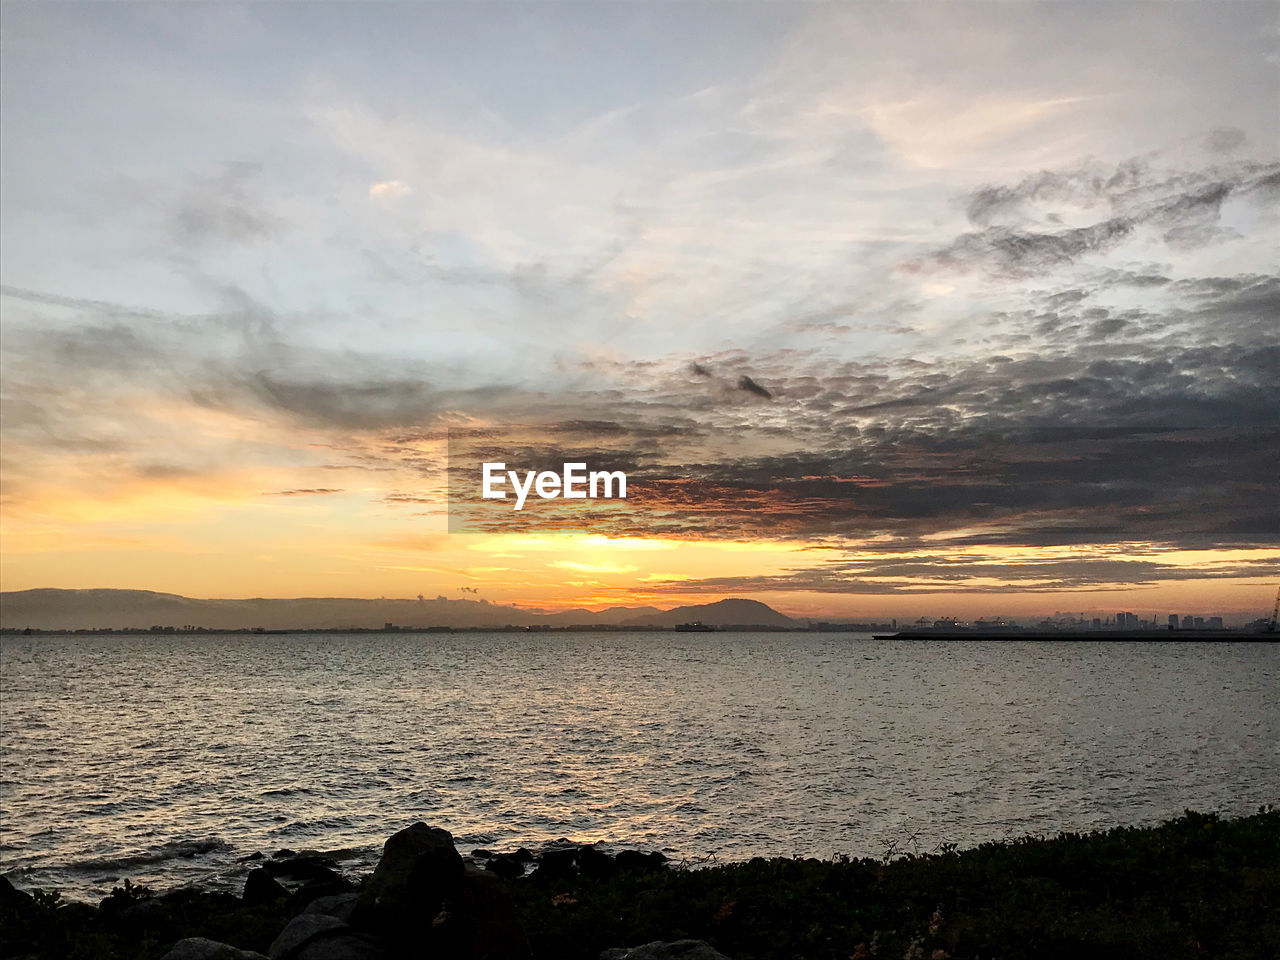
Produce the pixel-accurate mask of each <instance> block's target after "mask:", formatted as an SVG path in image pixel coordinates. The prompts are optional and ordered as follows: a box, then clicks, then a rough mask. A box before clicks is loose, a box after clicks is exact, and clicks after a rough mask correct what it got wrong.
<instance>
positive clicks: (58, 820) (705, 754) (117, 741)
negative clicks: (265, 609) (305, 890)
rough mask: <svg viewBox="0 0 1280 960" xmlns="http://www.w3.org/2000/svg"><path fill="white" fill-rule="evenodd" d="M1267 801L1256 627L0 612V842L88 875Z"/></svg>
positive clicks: (1109, 820)
mask: <svg viewBox="0 0 1280 960" xmlns="http://www.w3.org/2000/svg"><path fill="white" fill-rule="evenodd" d="M1278 802H1280V645H1275V644H1266V643H1249V642H1238V643H1214V644H1199V643H1160V642H1090V641H1087V640H1073V641H1062V642H1056V641H1055V642H1046V641H992V642H978V641H946V640H940V641H919V640H916V641H907V640H892V639H890V640H875V639H873V638H872V637H870V636H869V635H866V634H856V633H849V634H842V633H697V634H694V633H686V634H680V633H656V632H638V633H622V632H551V633H455V634H440V633H430V634H414V633H386V634H380V633H379V634H283V635H204V636H201V635H133V636H121V635H114V636H84V635H79V636H60V635H44V636H26V637H24V636H5V637H3V638H2V639H0V873H3V874H4V875H6V876H7V877H8V878H9V879H10V881H12V882H13V883H14V885H15V886H17V887H19V888H22V889H28V890H29V889H32V888H41V889H44V890H54V889H56V890H59V891H61V892H62V894H63V896H64V897H65V898H67V899H73V900H75V899H79V900H88V901H92V900H95V899H97V898H100V897H102V896H104V895H105V894H107V893H108V892H109V891H110V890H111V888H112V887H113V886H116V885H118V884H120V883H122V882H123V880H125V879H129V880H131V881H132V882H133V883H135V884H138V883H141V884H145V885H147V886H150V887H151V888H152V889H155V890H168V889H172V888H175V887H179V886H182V885H185V884H197V885H201V886H204V887H209V888H221V889H228V890H233V891H234V890H238V889H239V888H240V885H241V884H242V883H243V879H244V876H245V875H246V873H247V871H248V870H249V869H251V868H252V867H253V865H254V863H253V861H252V860H247V859H245V858H247V857H250V856H252V855H253V854H255V853H260V854H263V855H265V856H270V855H271V854H272V853H274V852H276V851H278V850H281V849H290V850H294V851H302V850H315V851H320V852H322V853H326V854H330V855H332V856H334V857H335V858H336V859H337V861H338V863H339V865H340V866H341V868H342V869H344V870H346V871H349V872H350V873H352V874H353V875H354V874H359V873H361V872H363V871H367V870H370V869H372V867H373V865H374V864H375V863H376V862H377V857H378V854H379V852H380V849H381V845H382V843H383V841H384V840H385V839H386V838H387V837H388V836H389V835H390V834H392V833H393V832H395V831H397V830H399V829H401V828H402V827H405V826H407V825H408V824H410V823H412V822H414V821H417V820H422V821H425V822H426V823H429V824H431V825H433V826H438V827H443V828H445V829H447V830H449V831H450V832H451V833H452V834H453V836H454V838H455V841H456V843H457V845H458V847H459V849H460V850H461V851H463V852H464V853H465V852H468V851H471V850H474V849H476V848H486V849H489V850H497V851H502V850H514V849H516V848H518V847H521V846H525V847H529V848H536V847H538V846H539V845H541V844H544V843H546V842H548V841H553V840H556V839H559V838H565V839H568V840H573V841H578V842H599V843H603V844H604V845H605V846H606V848H608V849H624V848H632V849H640V850H660V851H662V852H663V853H665V854H666V855H667V856H668V857H670V858H671V859H672V860H673V861H676V862H677V863H687V864H691V865H698V864H707V863H724V862H730V861H739V860H746V859H749V858H752V857H757V856H760V857H821V858H831V857H835V856H838V855H847V856H850V857H889V856H899V855H903V854H910V853H920V854H924V853H930V852H933V851H937V850H943V849H948V848H949V845H951V844H955V845H956V846H958V847H960V848H965V847H971V846H975V845H977V844H981V843H984V842H988V841H1002V840H1007V839H1010V838H1014V837H1020V836H1024V835H1039V836H1050V835H1054V834H1057V833H1061V832H1067V831H1085V830H1093V829H1097V828H1104V827H1113V826H1117V825H1145V824H1154V823H1158V822H1161V821H1163V820H1166V819H1170V818H1173V817H1176V816H1179V815H1181V814H1182V813H1183V812H1184V811H1185V810H1187V809H1194V810H1197V811H1201V812H1217V813H1219V814H1222V815H1224V816H1225V815H1238V814H1247V813H1251V812H1254V811H1255V810H1256V809H1257V808H1258V807H1259V806H1261V805H1263V804H1274V803H1278Z"/></svg>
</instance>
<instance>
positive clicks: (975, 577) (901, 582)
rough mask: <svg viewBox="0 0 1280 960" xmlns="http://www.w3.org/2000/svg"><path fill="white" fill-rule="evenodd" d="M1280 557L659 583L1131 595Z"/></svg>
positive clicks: (991, 562)
mask: <svg viewBox="0 0 1280 960" xmlns="http://www.w3.org/2000/svg"><path fill="white" fill-rule="evenodd" d="M1277 565H1280V554H1277V555H1276V556H1272V557H1264V558H1258V559H1253V560H1241V561H1235V562H1232V563H1228V564H1215V565H1208V564H1206V565H1200V566H1188V565H1174V564H1170V563H1163V562H1160V561H1156V560H1128V559H1113V558H1106V557H1101V558H1088V559H1048V560H1026V559H1023V560H1008V559H1005V558H1000V559H997V558H994V557H982V556H966V555H957V554H936V553H935V554H928V553H924V554H918V555H915V556H912V557H911V558H910V559H899V558H894V559H876V558H871V559H868V560H858V561H845V560H837V561H833V562H830V563H827V564H822V565H817V566H812V567H805V568H801V569H796V570H793V571H790V572H788V573H785V574H780V575H775V576H759V577H752V576H746V577H710V578H704V579H697V580H666V581H659V582H657V583H655V584H653V587H654V589H658V590H662V591H664V592H667V593H698V594H700V593H725V594H743V593H760V592H778V591H806V592H811V593H844V594H931V593H948V594H955V593H1027V592H1057V591H1070V592H1074V591H1078V590H1089V591H1097V590H1124V589H1129V588H1132V587H1140V586H1149V585H1152V584H1155V583H1161V582H1170V581H1172V582H1188V581H1197V580H1231V579H1241V578H1265V577H1269V576H1271V575H1272V574H1273V573H1274V571H1275V569H1276V566H1277Z"/></svg>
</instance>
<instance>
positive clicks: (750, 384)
mask: <svg viewBox="0 0 1280 960" xmlns="http://www.w3.org/2000/svg"><path fill="white" fill-rule="evenodd" d="M738 389H739V390H745V391H746V392H747V393H753V394H755V395H756V396H757V397H763V398H764V399H766V400H772V399H773V394H772V393H770V392H769V391H768V390H766V389H765V388H764V387H762V386H760V384H758V383H756V382H755V381H754V380H752V379H751V378H750V377H748V376H747V375H746V374H743V375H742V376H741V377H739V378H738Z"/></svg>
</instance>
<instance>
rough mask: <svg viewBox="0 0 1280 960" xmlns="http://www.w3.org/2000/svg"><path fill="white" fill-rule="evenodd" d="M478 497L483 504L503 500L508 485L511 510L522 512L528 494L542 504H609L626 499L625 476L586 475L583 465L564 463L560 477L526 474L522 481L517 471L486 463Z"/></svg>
mask: <svg viewBox="0 0 1280 960" xmlns="http://www.w3.org/2000/svg"><path fill="white" fill-rule="evenodd" d="M481 476H482V490H481V495H482V496H483V497H484V499H486V500H506V499H507V491H506V490H505V489H504V488H505V487H506V486H507V484H508V482H510V485H511V489H512V492H513V493H514V495H515V501H516V504H515V508H516V509H517V510H523V509H524V502H525V500H526V499H528V497H529V494H530V492H533V493H536V494H537V495H538V496H539V497H540V498H541V499H543V500H555V499H556V498H558V497H564V498H565V499H566V500H588V499H590V500H599V499H605V500H612V499H614V498H615V497H616V498H618V499H621V500H625V499H627V475H626V474H625V473H623V472H622V471H621V470H593V471H591V472H590V473H588V472H587V465H586V464H585V463H566V464H564V468H563V469H562V470H561V472H560V473H556V472H555V471H553V470H543V471H542V472H541V473H539V472H537V471H534V470H526V471H525V472H524V479H523V480H521V478H520V471H519V470H508V469H507V465H506V464H505V463H502V462H500V461H486V462H485V463H484V464H482V466H481Z"/></svg>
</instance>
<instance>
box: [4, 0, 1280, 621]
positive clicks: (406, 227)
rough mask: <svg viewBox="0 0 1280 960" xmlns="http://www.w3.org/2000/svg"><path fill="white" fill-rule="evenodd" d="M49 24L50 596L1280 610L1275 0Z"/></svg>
mask: <svg viewBox="0 0 1280 960" xmlns="http://www.w3.org/2000/svg"><path fill="white" fill-rule="evenodd" d="M3 19H4V31H3V34H2V35H0V71H2V76H0V80H2V83H0V108H2V112H0V186H2V190H0V253H2V257H0V284H2V289H0V294H2V296H0V310H2V312H0V322H2V327H0V348H2V349H0V354H2V361H3V369H2V371H0V392H2V400H3V418H2V423H0V426H2V430H3V437H2V443H3V447H2V451H3V460H2V472H0V486H2V487H3V490H2V494H3V501H2V503H0V521H2V526H3V538H2V545H0V579H2V581H3V587H4V589H5V590H20V589H27V588H33V587H66V588H90V587H98V588H100V587H118V588H134V589H150V590H160V591H165V592H173V593H182V594H186V595H189V596H197V597H234V596H266V597H272V596H276V597H287V596H355V597H378V596H413V595H415V594H419V593H423V594H430V595H437V594H444V595H448V596H466V597H484V598H485V599H489V600H491V601H493V602H503V603H516V604H520V605H523V606H530V607H538V608H542V609H561V608H566V607H573V606H591V607H602V606H609V605H617V604H631V603H637V604H638V603H658V604H659V605H661V604H664V603H665V604H668V605H670V604H674V603H689V602H699V601H700V600H713V599H718V598H720V597H722V596H745V597H753V598H755V599H759V600H763V601H765V602H768V603H770V604H772V605H773V606H775V607H777V608H778V609H780V610H783V611H784V612H787V613H791V614H794V615H801V616H833V617H858V616H885V617H888V616H899V617H914V616H916V615H938V616H941V615H953V616H962V617H976V616H991V615H1002V614H1003V615H1014V616H1016V615H1029V614H1031V613H1032V612H1037V611H1049V610H1064V611H1095V610H1096V611H1114V610H1136V611H1138V612H1140V613H1142V614H1143V615H1147V614H1149V613H1159V614H1160V615H1161V616H1163V615H1164V613H1166V612H1192V613H1206V614H1208V613H1228V614H1233V613H1237V614H1241V615H1243V614H1246V613H1251V614H1252V615H1260V614H1262V613H1263V612H1269V609H1270V603H1271V599H1272V598H1273V597H1274V595H1275V583H1276V580H1277V577H1278V575H1280V497H1278V496H1277V494H1278V493H1280V490H1278V489H1277V482H1276V475H1277V469H1276V465H1277V463H1280V391H1277V389H1276V385H1277V383H1280V321H1278V319H1277V318H1280V259H1278V251H1280V243H1278V241H1280V203H1277V200H1278V199H1280V133H1278V128H1277V123H1276V117H1277V116H1280V43H1278V40H1280V15H1278V13H1277V9H1276V6H1275V5H1274V4H1273V3H1256V4H1255V3H1249V2H1232V3H1202V4H1185V3H1177V4H1175V3H1164V2H1156V3H1128V2H1117V3H1109V4H1098V3H1071V2H1058V3H1032V2H1024V3H1018V2H1009V3H994V2H990V3H976V4H970V3H946V4H933V3H925V2H920V3H902V4H872V3H839V4H810V3H804V4H802V3H769V4H759V5H757V4H751V3H735V4H723V3H713V4H700V3H696V2H688V3H658V2H648V3H646V2H636V3H627V4H569V3H555V2H545V3H515V4H503V3H482V4H464V3H432V4H397V3H377V2H370V3H340V2H336V3H324V4H321V3H248V4H238V5H237V4H226V3H200V4H177V3H148V4H134V3H112V4H101V3H98V4H76V3H58V4H36V3H22V4H18V3H5V4H4V7H3ZM477 450H480V451H487V453H486V455H488V454H492V455H494V456H495V457H496V458H498V459H504V460H506V461H509V463H510V465H511V466H513V467H515V466H523V465H525V464H528V465H530V466H532V465H533V463H534V462H535V461H536V462H538V463H541V464H558V463H559V462H561V461H562V460H570V459H572V460H584V461H586V462H588V463H590V464H591V465H592V467H593V468H594V467H596V466H597V465H598V466H599V467H601V468H608V469H625V470H626V471H627V472H628V478H629V496H628V500H627V501H626V503H625V504H621V503H610V504H595V505H588V506H589V507H590V509H582V510H579V511H578V512H574V511H572V510H570V509H569V508H568V507H567V506H566V505H565V503H564V502H563V501H559V502H548V503H546V504H543V503H539V504H536V505H533V506H531V507H530V508H528V509H526V510H523V511H521V512H519V513H516V512H514V511H510V512H503V513H502V514H500V515H499V514H495V513H492V512H491V513H488V514H486V515H485V517H486V518H487V519H486V520H485V521H484V522H483V523H471V522H466V523H462V522H460V518H461V517H464V516H468V515H469V514H468V510H469V509H470V508H471V507H472V506H474V504H470V505H469V504H468V503H466V502H461V501H465V500H466V499H467V498H466V496H465V495H462V496H459V490H458V488H457V485H458V484H459V483H462V484H463V485H464V486H465V477H464V478H463V479H462V480H460V479H459V474H460V470H461V469H462V464H464V463H465V464H470V463H471V460H469V459H467V458H468V457H472V455H473V454H474V453H475V452H476V451H477ZM450 454H452V459H451V456H450ZM451 464H452V467H453V473H452V474H450V466H451ZM468 470H470V467H468ZM478 480H479V478H478V476H476V478H475V481H476V483H477V484H478ZM451 483H452V484H453V485H454V487H455V489H454V490H453V494H454V497H453V502H452V503H451V502H450V497H449V493H450V484H451ZM464 494H465V491H464ZM570 506H578V505H570ZM451 520H452V521H453V522H452V524H451V522H450V521H451ZM451 530H452V532H451Z"/></svg>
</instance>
